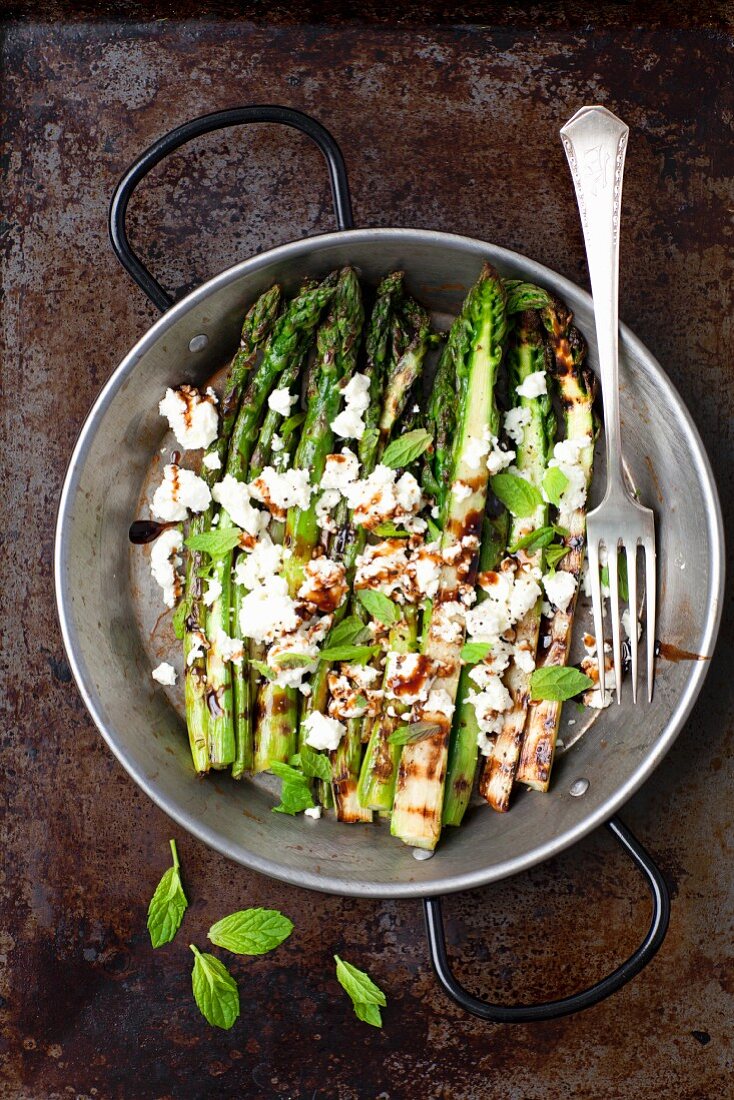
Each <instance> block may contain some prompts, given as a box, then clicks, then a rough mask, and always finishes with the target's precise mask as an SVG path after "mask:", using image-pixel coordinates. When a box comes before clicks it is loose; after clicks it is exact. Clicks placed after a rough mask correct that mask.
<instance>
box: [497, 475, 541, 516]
mask: <svg viewBox="0 0 734 1100" xmlns="http://www.w3.org/2000/svg"><path fill="white" fill-rule="evenodd" d="M492 492H493V493H494V495H495V496H496V497H497V499H498V500H501V501H502V503H503V504H504V506H505V508H506V509H507V511H508V512H511V513H512V515H513V516H518V517H520V518H521V519H523V518H525V517H526V516H532V514H533V512H534V511H535V509H536V508H539V507H540V505H541V504H542V503H543V498H542V497H541V495H540V493H539V492H538V490H537V489H536V488H535V486H534V485H531V484H530V482H529V481H526V480H525V478H524V477H518V476H517V475H516V474H495V476H494V477H493V478H492Z"/></svg>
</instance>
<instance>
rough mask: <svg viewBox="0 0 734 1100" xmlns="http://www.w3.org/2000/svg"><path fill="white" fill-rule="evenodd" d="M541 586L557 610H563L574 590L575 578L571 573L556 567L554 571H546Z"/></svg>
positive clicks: (571, 597)
mask: <svg viewBox="0 0 734 1100" xmlns="http://www.w3.org/2000/svg"><path fill="white" fill-rule="evenodd" d="M543 587H544V588H545V594H546V596H547V597H548V599H549V600H550V602H551V603H552V604H553V605H554V606H555V607H557V608H558V610H559V611H565V610H566V609H567V607H568V605H569V604H570V602H571V600H572V599H573V597H574V593H575V592H576V578H575V577H574V575H573V573H567V572H565V570H563V569H558V570H556V572H555V573H546V575H545V576H544V577H543Z"/></svg>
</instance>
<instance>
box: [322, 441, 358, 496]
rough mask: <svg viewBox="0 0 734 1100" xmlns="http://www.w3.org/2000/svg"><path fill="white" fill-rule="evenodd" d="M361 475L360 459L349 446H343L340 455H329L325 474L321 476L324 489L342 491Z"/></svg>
mask: <svg viewBox="0 0 734 1100" xmlns="http://www.w3.org/2000/svg"><path fill="white" fill-rule="evenodd" d="M358 477H359V459H358V458H357V456H356V454H355V453H354V452H353V451H350V450H349V448H348V447H343V448H342V453H341V454H339V455H336V454H335V455H327V456H326V464H325V466H324V474H323V477H322V478H321V488H322V489H338V490H339V491H340V492H342V491H343V490H344V488H345V487H346V486H347V485H350V484H351V483H352V482H353V481H356V480H357V478H358Z"/></svg>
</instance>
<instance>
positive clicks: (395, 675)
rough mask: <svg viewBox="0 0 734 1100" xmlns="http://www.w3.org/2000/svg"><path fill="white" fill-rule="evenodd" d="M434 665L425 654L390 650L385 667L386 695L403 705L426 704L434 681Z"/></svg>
mask: <svg viewBox="0 0 734 1100" xmlns="http://www.w3.org/2000/svg"><path fill="white" fill-rule="evenodd" d="M432 668H433V664H432V661H431V659H430V658H429V657H428V656H427V655H426V654H425V653H396V652H395V651H394V650H390V651H389V652H388V654H387V664H386V667H385V694H386V696H387V697H388V698H390V699H397V700H399V701H400V702H401V703H407V704H411V703H424V702H425V701H426V699H427V698H428V692H429V689H430V686H431V681H432V680H433V671H432Z"/></svg>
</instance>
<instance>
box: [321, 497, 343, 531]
mask: <svg viewBox="0 0 734 1100" xmlns="http://www.w3.org/2000/svg"><path fill="white" fill-rule="evenodd" d="M340 500H341V494H340V493H339V490H338V489H325V490H324V491H323V493H322V494H321V496H320V497H319V498H318V500H317V501H316V522H317V523H318V525H319V527H320V528H321V530H322V531H329V532H331V531H336V520H335V519H334V517H333V512H334V510H335V509H336V507H337V505H338V504H339V501H340Z"/></svg>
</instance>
